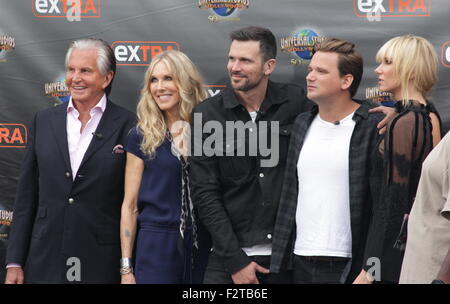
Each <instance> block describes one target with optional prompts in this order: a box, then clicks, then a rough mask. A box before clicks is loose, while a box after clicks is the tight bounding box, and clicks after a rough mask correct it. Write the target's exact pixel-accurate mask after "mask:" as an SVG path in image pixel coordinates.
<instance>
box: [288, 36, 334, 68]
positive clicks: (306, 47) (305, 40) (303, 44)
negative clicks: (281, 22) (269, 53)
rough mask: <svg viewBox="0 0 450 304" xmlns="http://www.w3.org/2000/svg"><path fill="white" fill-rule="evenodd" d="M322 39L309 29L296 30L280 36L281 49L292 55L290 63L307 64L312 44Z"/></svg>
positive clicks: (310, 56) (322, 38)
mask: <svg viewBox="0 0 450 304" xmlns="http://www.w3.org/2000/svg"><path fill="white" fill-rule="evenodd" d="M324 39H325V37H321V36H319V35H318V34H317V32H316V31H314V30H311V29H303V30H296V31H294V32H293V33H292V34H291V35H290V36H288V37H283V38H281V50H282V51H283V52H286V53H290V54H291V55H292V56H293V57H294V58H292V59H291V64H293V65H299V64H308V63H309V60H311V58H312V51H313V48H314V45H315V44H316V43H319V42H321V41H323V40H324Z"/></svg>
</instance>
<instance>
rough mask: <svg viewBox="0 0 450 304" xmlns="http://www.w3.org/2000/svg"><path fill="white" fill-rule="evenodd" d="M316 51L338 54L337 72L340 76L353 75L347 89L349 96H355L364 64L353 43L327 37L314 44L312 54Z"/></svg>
mask: <svg viewBox="0 0 450 304" xmlns="http://www.w3.org/2000/svg"><path fill="white" fill-rule="evenodd" d="M317 52H328V53H337V54H338V70H339V74H340V75H341V76H344V75H347V74H351V75H353V82H352V85H351V86H350V89H349V91H350V96H351V97H353V96H355V94H356V91H358V87H359V84H360V82H361V78H362V75H363V66H364V61H363V58H362V56H361V54H359V53H358V52H357V51H356V50H355V45H354V44H353V43H351V42H348V41H345V40H341V39H336V38H327V39H325V40H323V41H322V42H320V43H318V44H316V45H315V46H314V49H313V54H315V53H317Z"/></svg>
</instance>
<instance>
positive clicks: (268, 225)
mask: <svg viewBox="0 0 450 304" xmlns="http://www.w3.org/2000/svg"><path fill="white" fill-rule="evenodd" d="M311 106H312V102H310V101H309V100H307V99H306V98H305V94H304V91H303V90H302V89H301V88H300V87H298V86H295V85H291V84H278V83H274V82H271V81H269V85H268V90H267V93H266V97H265V99H264V101H263V103H262V105H261V107H260V109H259V111H258V114H257V117H256V124H257V125H258V126H257V127H249V128H247V132H246V134H245V137H243V138H239V137H237V138H234V136H233V135H232V134H225V135H223V136H222V134H220V133H219V135H220V136H219V137H220V138H221V140H220V142H219V141H218V142H217V143H216V149H215V151H214V155H212V156H211V155H208V154H207V153H200V154H198V153H195V152H196V151H193V153H194V156H193V157H191V158H190V162H191V188H192V195H193V202H194V204H195V205H196V206H197V208H198V211H199V215H200V219H201V220H202V222H203V223H204V225H205V227H206V228H207V229H208V230H209V232H210V233H211V237H212V240H213V250H214V252H215V253H216V254H217V255H218V256H220V257H222V258H223V262H224V265H225V267H226V268H227V270H228V271H229V272H230V273H234V272H236V271H238V270H240V269H242V268H243V267H245V266H246V265H247V264H249V263H250V260H249V258H248V257H247V255H246V254H245V252H244V251H243V250H242V248H243V247H250V246H253V245H261V244H266V243H270V242H271V238H272V234H273V228H274V223H275V216H276V213H277V209H278V202H279V198H280V194H281V186H282V182H283V181H282V178H283V176H284V167H285V159H286V154H287V148H288V144H289V138H290V132H291V128H292V123H293V122H294V119H295V117H296V116H297V115H298V114H299V113H301V112H304V111H306V110H308V109H310V108H311ZM199 114H201V121H200V118H199V116H198V115H199ZM193 121H194V127H193V129H192V130H193V136H192V138H193V141H194V142H193V146H194V150H195V148H196V147H197V148H198V147H199V146H200V147H202V144H206V143H208V141H205V139H207V138H208V137H210V136H211V135H212V134H214V135H215V136H217V133H216V132H218V131H217V130H214V131H212V130H211V131H208V132H206V131H205V132H204V133H203V134H201V133H199V129H200V127H199V125H200V126H202V127H203V126H204V125H205V124H206V123H207V122H210V121H217V122H219V123H220V125H222V126H223V130H225V129H226V127H225V122H226V121H228V122H243V123H246V122H250V123H251V118H250V115H249V113H248V112H247V110H246V109H245V108H244V106H243V105H241V104H240V103H239V101H238V99H237V98H236V96H235V94H234V91H233V90H232V89H227V90H225V91H224V92H223V93H222V94H220V95H218V96H214V97H211V98H208V99H207V100H205V101H204V102H202V103H201V104H199V105H198V106H196V107H195V109H194V120H193ZM261 122H267V123H268V124H269V125H270V122H278V123H279V129H278V130H276V128H270V130H268V133H264V132H263V128H262V127H261V124H260V123H261ZM196 125H197V126H196ZM238 129H240V130H241V131H242V129H243V128H242V127H241V128H238ZM274 132H276V134H275V133H274ZM272 133H273V134H272ZM269 134H270V135H271V136H269ZM253 135H255V136H256V135H258V136H263V137H264V138H267V137H270V138H273V137H274V135H276V137H277V138H279V145H277V146H276V147H273V148H276V150H277V152H279V162H278V164H277V165H276V166H274V167H263V166H261V160H262V159H267V158H269V157H263V156H262V155H261V153H260V151H258V153H256V155H255V154H253V155H255V156H250V155H252V154H251V153H250V152H249V150H248V149H249V137H251V136H253ZM196 141H197V142H196ZM269 142H270V141H269ZM243 146H244V148H245V149H246V153H245V155H246V156H236V155H238V152H239V151H238V150H239V149H240V148H242V147H243ZM221 150H223V151H225V152H227V153H230V154H231V155H229V156H226V155H225V156H218V155H220V152H223V151H221ZM202 152H205V151H202Z"/></svg>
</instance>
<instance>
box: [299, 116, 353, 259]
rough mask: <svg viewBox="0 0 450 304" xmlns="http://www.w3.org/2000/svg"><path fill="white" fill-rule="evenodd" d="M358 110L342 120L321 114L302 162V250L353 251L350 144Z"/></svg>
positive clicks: (313, 252) (325, 253)
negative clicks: (327, 117) (334, 119)
mask: <svg viewBox="0 0 450 304" xmlns="http://www.w3.org/2000/svg"><path fill="white" fill-rule="evenodd" d="M353 114H354V113H352V114H350V115H348V116H347V117H345V118H344V119H342V120H341V121H340V122H339V124H334V123H330V122H327V121H324V120H322V119H321V118H320V116H319V115H317V116H316V117H315V118H314V120H313V122H312V124H311V126H310V128H309V130H308V132H307V134H306V138H305V142H304V144H303V148H302V150H301V152H300V156H299V159H298V163H297V174H298V189H299V192H298V203H297V212H296V223H297V239H296V241H295V247H294V253H295V254H296V255H300V256H333V257H348V258H351V257H352V233H351V225H350V194H349V161H348V158H349V147H350V139H351V136H352V133H353V129H354V128H355V121H354V120H353V119H352V118H353Z"/></svg>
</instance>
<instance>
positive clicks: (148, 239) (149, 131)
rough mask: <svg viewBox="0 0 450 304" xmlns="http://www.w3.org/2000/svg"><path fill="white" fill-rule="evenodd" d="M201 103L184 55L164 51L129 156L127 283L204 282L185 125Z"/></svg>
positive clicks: (124, 231)
mask: <svg viewBox="0 0 450 304" xmlns="http://www.w3.org/2000/svg"><path fill="white" fill-rule="evenodd" d="M204 98H205V92H204V89H203V84H202V80H201V76H200V74H199V72H198V70H197V68H196V67H195V65H194V64H193V63H192V62H191V60H190V59H189V58H188V57H187V56H186V55H185V54H183V53H181V52H179V51H166V52H163V53H161V54H158V55H157V56H155V58H153V60H152V62H151V64H150V66H149V67H148V69H147V71H146V73H145V78H144V87H143V89H142V91H141V98H140V101H139V103H138V106H137V117H138V123H137V126H136V128H134V129H133V130H132V131H131V132H130V134H129V137H128V144H127V146H126V148H125V150H126V151H127V163H126V171H125V197H124V200H123V204H122V218H121V225H120V238H121V248H122V259H121V269H120V272H121V274H122V283H138V284H139V283H144V284H152V283H156V284H158V283H162V284H183V283H201V282H202V280H203V272H204V269H205V267H206V262H207V261H206V259H207V255H208V253H209V246H208V241H207V240H205V238H207V234H205V233H206V230H204V228H203V227H202V226H201V225H200V224H199V222H198V221H197V218H196V216H195V211H194V210H193V205H192V202H191V200H190V196H189V189H188V188H187V187H188V178H189V176H188V164H187V162H186V156H187V155H186V147H187V145H186V143H187V140H188V138H187V137H186V136H185V135H186V131H187V130H188V128H186V127H185V125H188V124H189V123H190V120H191V112H192V108H193V107H194V106H195V105H196V104H198V103H199V102H200V101H202V100H203V99H204ZM180 121H181V122H185V123H184V124H183V123H181V124H180ZM133 256H134V257H135V258H134V259H133Z"/></svg>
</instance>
